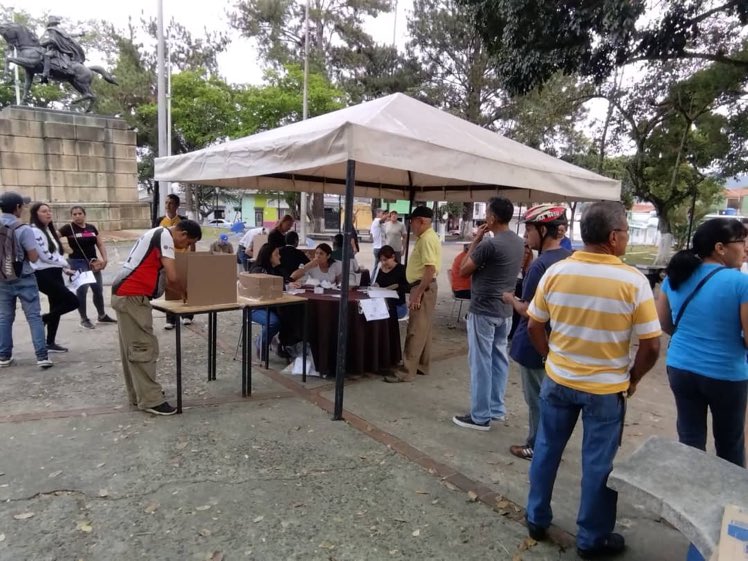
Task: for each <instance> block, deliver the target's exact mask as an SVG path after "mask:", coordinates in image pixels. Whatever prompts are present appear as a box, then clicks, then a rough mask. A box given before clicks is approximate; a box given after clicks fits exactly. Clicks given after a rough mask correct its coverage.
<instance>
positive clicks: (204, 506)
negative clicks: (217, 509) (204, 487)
mask: <svg viewBox="0 0 748 561" xmlns="http://www.w3.org/2000/svg"><path fill="white" fill-rule="evenodd" d="M210 507H211V506H210V505H203V506H199V507H197V508H196V509H195V510H200V511H203V510H210Z"/></svg>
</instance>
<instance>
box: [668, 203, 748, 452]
mask: <svg viewBox="0 0 748 561" xmlns="http://www.w3.org/2000/svg"><path fill="white" fill-rule="evenodd" d="M745 242H746V230H745V228H744V227H743V224H742V223H741V222H740V221H739V220H734V219H726V218H715V219H713V220H708V221H707V222H704V223H703V224H702V225H701V226H699V227H698V228H697V230H696V234H695V235H694V238H693V249H690V250H685V251H680V252H678V253H677V254H676V255H675V256H674V257H673V258H672V260H671V261H670V264H669V265H668V267H667V269H666V273H667V278H666V279H665V281H664V282H663V284H662V291H661V294H660V298H659V300H658V302H657V311H658V315H659V317H660V323H661V324H662V329H663V330H664V331H665V332H667V333H669V334H670V335H671V336H672V337H671V340H670V348H669V350H668V355H667V372H668V379H669V381H670V388H671V389H672V391H673V394H674V396H675V404H676V407H677V411H678V419H677V428H678V439H679V440H680V442H682V443H683V444H687V445H688V446H693V447H694V448H699V449H700V450H706V440H707V409H709V410H710V411H711V413H712V432H713V434H714V444H715V448H716V450H717V456H719V457H720V458H723V459H725V460H727V461H728V462H732V463H733V464H736V465H739V466H742V467H745V415H746V402H747V399H748V363H746V348H747V347H748V276H746V275H743V274H742V273H740V271H739V268H740V265H741V264H742V263H743V259H744V257H745Z"/></svg>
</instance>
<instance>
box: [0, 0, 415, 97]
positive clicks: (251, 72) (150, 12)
mask: <svg viewBox="0 0 748 561" xmlns="http://www.w3.org/2000/svg"><path fill="white" fill-rule="evenodd" d="M0 1H1V2H2V4H4V5H5V6H13V5H14V3H13V2H11V1H2V0H0ZM298 1H299V2H301V1H303V0H298ZM163 2H164V18H165V20H166V21H169V20H171V18H174V19H175V20H177V21H178V22H179V23H181V24H182V25H184V26H185V27H186V28H187V29H189V30H190V31H191V32H192V33H193V34H198V35H199V34H202V31H203V29H206V28H207V29H208V31H217V30H222V31H226V30H228V29H230V27H229V23H228V18H227V16H226V12H227V11H228V10H229V8H230V7H231V5H232V4H233V2H231V1H229V0H213V1H211V2H205V1H196V0H163ZM15 5H16V6H17V7H18V8H19V9H23V10H25V11H27V12H29V13H30V14H31V15H34V16H38V15H41V14H43V13H45V12H50V13H52V14H55V15H59V16H61V17H62V18H63V22H64V20H65V19H68V20H72V21H76V20H84V19H102V20H106V21H109V22H112V23H113V24H115V26H117V27H120V28H124V27H125V26H126V25H127V21H128V18H129V17H132V18H133V19H134V20H135V21H137V20H138V19H139V18H140V16H141V15H145V16H146V17H155V16H156V10H157V6H158V3H157V0H124V1H121V0H120V1H111V0H71V1H68V2H60V0H23V1H20V0H19V1H18V2H17V3H16V4H15ZM411 7H412V0H398V1H397V13H398V16H397V17H398V19H397V29H398V41H397V43H398V45H399V47H400V48H403V47H404V46H405V41H406V38H405V35H404V33H403V32H404V31H405V22H406V17H407V13H408V12H409V11H410V9H411ZM394 24H395V16H394V13H392V14H386V15H382V16H381V17H379V18H377V19H372V20H371V21H369V22H368V23H367V30H368V31H369V33H371V34H372V35H373V36H374V38H375V40H377V41H378V42H380V43H391V42H392V36H393V30H394ZM64 25H65V23H63V26H64ZM69 28H70V26H69V25H68V27H67V29H69ZM257 58H258V57H257V54H256V51H255V49H254V48H253V46H252V44H251V42H250V41H248V40H246V39H242V38H241V37H239V36H238V34H237V33H235V32H232V43H231V45H230V46H229V48H228V50H227V51H226V52H225V53H223V54H222V55H221V56H220V57H219V63H220V68H221V73H222V74H223V76H224V78H226V79H227V80H228V81H229V82H233V83H259V82H260V80H261V78H262V71H261V68H260V66H259V64H258V63H257V62H256V61H257Z"/></svg>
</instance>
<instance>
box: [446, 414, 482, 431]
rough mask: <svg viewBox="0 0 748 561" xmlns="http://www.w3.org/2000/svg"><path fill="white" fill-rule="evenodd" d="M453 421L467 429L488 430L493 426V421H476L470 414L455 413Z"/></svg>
mask: <svg viewBox="0 0 748 561" xmlns="http://www.w3.org/2000/svg"><path fill="white" fill-rule="evenodd" d="M452 422H453V423H454V424H455V425H457V426H459V427H464V428H466V429H475V430H483V431H486V430H488V429H490V428H491V423H490V422H489V421H486V422H485V423H482V424H481V423H476V422H475V421H473V418H472V417H471V416H470V414H467V415H455V416H454V417H452Z"/></svg>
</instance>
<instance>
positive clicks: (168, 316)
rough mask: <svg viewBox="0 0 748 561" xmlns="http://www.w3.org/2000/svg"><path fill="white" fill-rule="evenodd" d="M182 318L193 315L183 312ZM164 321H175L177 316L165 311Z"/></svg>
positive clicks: (189, 317) (188, 317)
mask: <svg viewBox="0 0 748 561" xmlns="http://www.w3.org/2000/svg"><path fill="white" fill-rule="evenodd" d="M182 317H183V318H184V319H193V318H194V317H195V316H194V315H192V314H184V315H183V316H182ZM166 323H177V316H175V315H174V314H172V313H170V312H166Z"/></svg>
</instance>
